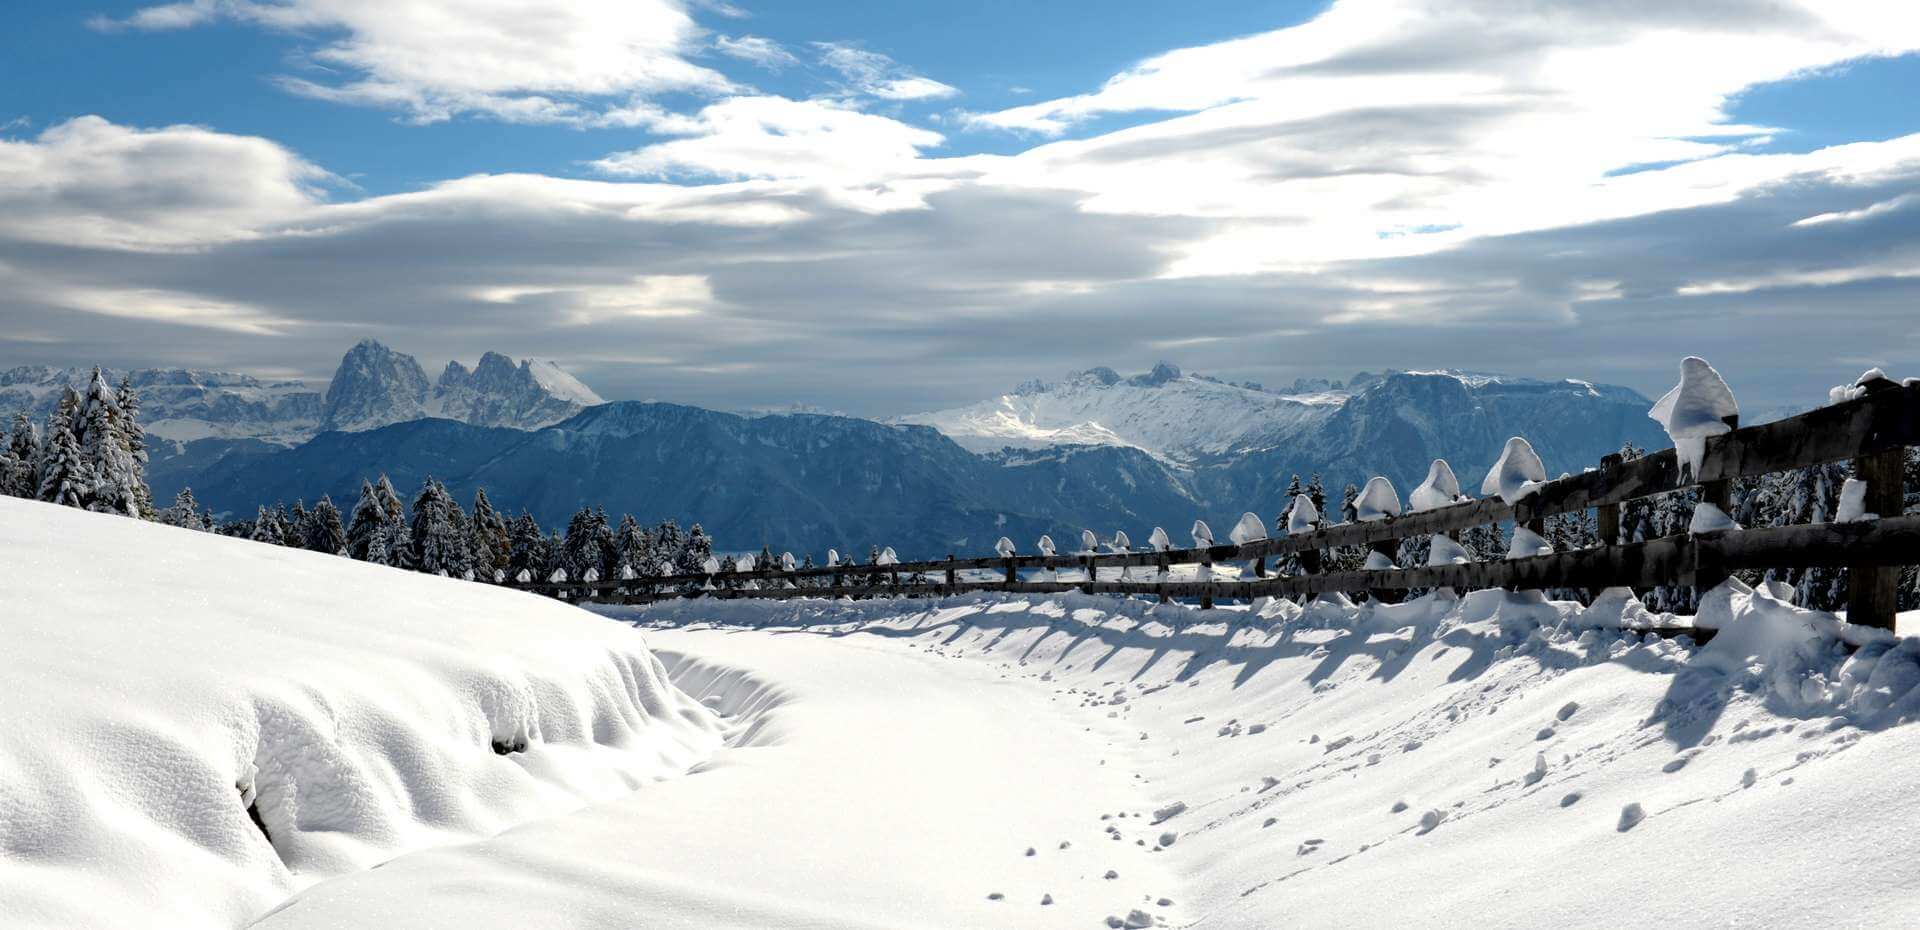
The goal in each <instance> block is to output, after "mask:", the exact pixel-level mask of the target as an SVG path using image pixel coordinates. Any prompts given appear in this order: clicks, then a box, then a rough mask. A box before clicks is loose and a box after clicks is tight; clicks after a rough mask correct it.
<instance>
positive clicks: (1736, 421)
mask: <svg viewBox="0 0 1920 930" xmlns="http://www.w3.org/2000/svg"><path fill="white" fill-rule="evenodd" d="M1721 419H1722V420H1724V421H1725V422H1726V424H1727V425H1728V426H1730V427H1733V428H1734V429H1739V428H1740V415H1739V414H1737V413H1735V414H1729V415H1727V416H1725V417H1722V418H1721ZM1694 477H1695V479H1696V480H1697V479H1698V477H1699V476H1697V475H1696V476H1694ZM1700 500H1701V502H1703V503H1708V504H1712V505H1713V506H1715V507H1718V508H1720V512H1721V513H1724V514H1727V515H1728V516H1732V515H1733V482H1732V481H1729V480H1727V479H1725V478H1722V479H1720V480H1719V481H1703V482H1701V483H1700ZM1697 558H1698V556H1697V555H1696V559H1697ZM1727 577H1728V572H1727V570H1726V569H1724V568H1722V567H1720V565H1719V563H1718V561H1717V560H1714V559H1705V560H1698V561H1696V563H1695V567H1694V572H1693V603H1694V609H1695V610H1698V609H1699V604H1700V599H1701V598H1703V597H1706V596H1707V592H1708V591H1711V590H1713V589H1714V588H1715V587H1718V586H1719V584H1720V583H1721V582H1723V581H1725V580H1727Z"/></svg>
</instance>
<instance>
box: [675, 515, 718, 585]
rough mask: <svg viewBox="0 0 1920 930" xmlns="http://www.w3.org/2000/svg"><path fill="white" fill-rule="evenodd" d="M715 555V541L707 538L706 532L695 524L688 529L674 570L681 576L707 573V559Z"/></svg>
mask: <svg viewBox="0 0 1920 930" xmlns="http://www.w3.org/2000/svg"><path fill="white" fill-rule="evenodd" d="M712 555H713V540H711V539H709V538H707V532H706V530H703V529H701V528H700V524H698V523H695V524H694V525H693V526H691V527H688V529H687V537H686V541H685V543H684V545H682V546H681V548H680V554H679V556H678V557H677V558H676V559H675V560H674V568H675V569H676V571H677V572H678V573H679V574H682V575H691V574H696V573H699V572H702V571H705V566H706V563H707V558H708V557H709V556H712Z"/></svg>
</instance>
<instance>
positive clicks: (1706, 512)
mask: <svg viewBox="0 0 1920 930" xmlns="http://www.w3.org/2000/svg"><path fill="white" fill-rule="evenodd" d="M1741 528H1742V527H1741V526H1740V524H1738V523H1735V522H1733V518H1732V517H1729V516H1727V512H1726V511H1724V510H1721V509H1720V508H1719V506H1718V505H1715V504H1713V503H1710V502H1708V501H1701V502H1700V503H1698V504H1695V505H1693V519H1691V520H1688V521H1687V532H1689V533H1718V532H1720V531H1721V530H1737V529H1741Z"/></svg>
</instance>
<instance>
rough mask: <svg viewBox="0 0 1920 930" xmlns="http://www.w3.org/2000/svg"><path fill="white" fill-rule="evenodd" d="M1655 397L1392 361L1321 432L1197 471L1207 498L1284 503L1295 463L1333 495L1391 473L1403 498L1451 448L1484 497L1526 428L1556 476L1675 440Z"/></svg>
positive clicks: (1451, 456) (1467, 484)
mask: <svg viewBox="0 0 1920 930" xmlns="http://www.w3.org/2000/svg"><path fill="white" fill-rule="evenodd" d="M1651 406H1652V402H1651V401H1649V400H1648V399H1647V398H1646V397H1644V396H1642V395H1640V394H1639V393H1638V392H1635V391H1633V390H1630V389H1628V388H1623V387H1613V386H1608V385H1594V384H1588V383H1587V382H1584V381H1572V380H1568V381H1533V380H1527V379H1517V378H1494V377H1487V376H1472V375H1463V374H1460V373H1458V372H1389V373H1388V374H1386V375H1384V376H1382V377H1379V378H1378V379H1377V380H1373V381H1371V382H1370V383H1367V384H1365V385H1363V386H1362V388H1361V389H1360V390H1358V391H1356V392H1355V393H1354V394H1353V395H1352V396H1351V397H1350V398H1349V399H1348V400H1347V401H1346V402H1345V403H1344V404H1342V405H1341V406H1340V407H1339V408H1338V409H1337V410H1336V411H1335V412H1334V413H1333V415H1332V416H1330V417H1328V418H1327V419H1326V420H1325V421H1324V422H1323V423H1320V424H1317V425H1316V426H1315V428H1314V429H1312V430H1311V431H1303V432H1301V433H1300V434H1298V435H1295V436H1292V437H1289V439H1288V441H1286V442H1284V443H1280V444H1276V445H1273V446H1270V447H1268V448H1265V449H1259V450H1254V451H1250V452H1248V453H1246V454H1243V455H1240V456H1236V457H1233V458H1231V459H1225V460H1221V461H1216V462H1214V463H1211V464H1210V465H1209V466H1208V467H1206V468H1203V469H1199V470H1198V471H1197V474H1196V476H1195V480H1196V482H1197V484H1198V486H1199V489H1200V491H1201V493H1202V495H1203V496H1205V497H1207V498H1209V499H1213V500H1221V501H1229V500H1231V501H1245V502H1247V503H1246V506H1248V507H1257V508H1260V509H1262V510H1263V511H1277V510H1278V508H1280V507H1281V506H1283V505H1284V498H1285V489H1286V486H1287V483H1288V482H1289V481H1290V480H1291V478H1292V476H1293V475H1295V474H1298V475H1300V476H1301V477H1302V479H1305V478H1306V477H1307V476H1308V475H1309V474H1312V473H1315V472H1317V473H1319V474H1321V476H1322V478H1323V480H1324V481H1325V483H1326V485H1327V486H1328V488H1329V489H1330V490H1329V495H1330V496H1333V497H1337V496H1338V493H1339V489H1340V487H1341V485H1343V484H1345V483H1348V482H1352V483H1356V484H1357V483H1362V482H1365V481H1366V479H1367V478H1369V477H1371V476H1373V475H1385V476H1387V477H1388V478H1389V479H1391V480H1392V481H1393V483H1394V485H1395V487H1396V488H1398V489H1399V491H1400V494H1401V495H1402V496H1403V497H1404V496H1405V495H1406V494H1407V492H1409V491H1411V490H1412V489H1413V488H1414V487H1416V486H1417V485H1418V484H1419V482H1420V481H1422V480H1423V479H1424V478H1425V477H1426V473H1427V466H1428V465H1429V464H1430V463H1431V462H1432V461H1433V460H1434V459H1435V458H1444V459H1446V460H1447V461H1448V463H1449V464H1451V465H1452V466H1453V469H1454V472H1455V473H1456V474H1457V475H1459V477H1460V483H1461V485H1462V487H1463V488H1465V489H1466V490H1467V491H1468V492H1470V493H1473V494H1474V495H1475V496H1479V495H1478V491H1479V489H1480V480H1481V478H1482V477H1484V476H1485V474H1486V472H1487V470H1488V469H1489V468H1491V467H1492V466H1493V463H1494V461H1495V460H1496V459H1497V458H1498V457H1499V454H1500V449H1501V447H1502V445H1504V444H1505V442H1506V440H1507V439H1508V437H1511V436H1523V437H1526V439H1527V441H1528V442H1530V443H1532V444H1533V447H1534V449H1535V450H1536V451H1538V452H1539V453H1540V457H1541V459H1542V461H1543V462H1544V463H1545V464H1546V466H1547V470H1548V472H1549V473H1550V474H1555V475H1557V474H1559V473H1561V472H1578V471H1580V470H1581V469H1583V468H1587V467H1591V466H1595V465H1598V464H1599V461H1600V457H1601V456H1603V455H1606V454H1609V453H1612V452H1616V451H1618V450H1619V448H1620V445H1621V443H1622V442H1626V441H1631V442H1633V443H1634V444H1635V445H1638V446H1641V447H1642V448H1650V449H1660V448H1665V447H1666V446H1668V445H1670V444H1671V443H1670V442H1669V441H1668V439H1667V436H1666V434H1665V433H1664V432H1662V431H1661V429H1660V425H1659V424H1658V423H1655V422H1654V421H1653V420H1651V419H1649V418H1648V417H1647V410H1648V408H1650V407H1651Z"/></svg>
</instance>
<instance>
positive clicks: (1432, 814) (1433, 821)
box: [1414, 809, 1447, 836]
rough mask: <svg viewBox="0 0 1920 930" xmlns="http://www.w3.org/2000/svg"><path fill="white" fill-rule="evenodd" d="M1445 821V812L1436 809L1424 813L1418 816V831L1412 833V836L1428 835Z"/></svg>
mask: <svg viewBox="0 0 1920 930" xmlns="http://www.w3.org/2000/svg"><path fill="white" fill-rule="evenodd" d="M1446 819H1447V812H1446V811H1443V810H1438V809H1435V810H1430V811H1427V812H1426V813H1424V814H1421V815H1420V829H1419V830H1416V831H1414V835H1416V836H1424V835H1426V834H1428V833H1432V832H1433V831H1434V830H1435V829H1436V828H1438V827H1439V826H1440V824H1442V823H1444V822H1445V821H1446Z"/></svg>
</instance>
